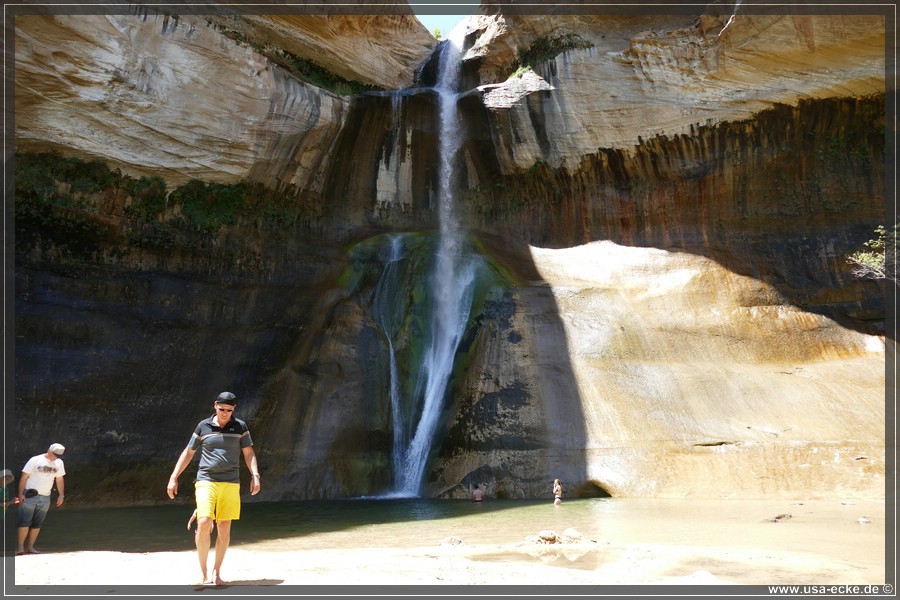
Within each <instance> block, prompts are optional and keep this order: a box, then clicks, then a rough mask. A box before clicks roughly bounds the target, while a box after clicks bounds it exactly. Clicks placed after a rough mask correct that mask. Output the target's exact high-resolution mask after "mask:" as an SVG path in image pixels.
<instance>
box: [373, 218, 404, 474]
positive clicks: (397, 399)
mask: <svg viewBox="0 0 900 600" xmlns="http://www.w3.org/2000/svg"><path fill="white" fill-rule="evenodd" d="M388 240H389V245H388V248H387V256H386V257H385V259H384V263H385V266H384V272H383V273H382V275H381V278H380V279H379V280H378V285H377V286H376V288H375V294H374V296H373V298H374V299H373V302H372V315H373V317H374V318H375V321H376V322H377V323H378V324H379V325H380V326H381V329H382V331H383V332H384V336H385V338H386V340H387V346H388V353H389V356H388V361H389V362H388V364H389V366H390V385H391V387H390V395H391V416H392V427H393V431H394V439H393V446H392V448H393V452H392V456H391V462H392V464H395V465H396V464H399V463H400V462H401V461H402V460H403V448H404V446H405V445H406V443H407V441H408V440H407V439H406V436H405V430H406V428H405V426H404V423H403V416H402V415H403V405H402V397H401V393H400V374H399V369H398V368H397V351H396V349H395V347H394V336H395V335H396V333H397V331H398V330H399V329H400V326H401V324H402V321H403V315H402V304H401V303H399V302H397V301H396V297H395V294H396V292H397V290H398V289H402V286H401V284H400V283H399V280H400V279H402V277H403V275H404V274H403V272H402V269H401V268H400V260H401V259H402V258H403V238H402V237H400V236H399V235H393V236H390V237H389V238H388Z"/></svg>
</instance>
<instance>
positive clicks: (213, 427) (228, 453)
mask: <svg viewBox="0 0 900 600" xmlns="http://www.w3.org/2000/svg"><path fill="white" fill-rule="evenodd" d="M252 445H253V440H252V439H251V437H250V429H249V428H248V427H247V424H246V423H244V422H243V421H241V420H240V419H236V418H234V417H232V418H231V420H230V421H228V423H226V424H225V426H224V427H219V425H218V424H217V423H216V417H215V415H213V416H212V417H210V418H208V419H204V420H202V421H200V423H198V424H197V428H196V429H194V433H193V435H192V436H191V441H190V442H188V448H190V449H191V450H194V451H196V450H198V449H199V450H200V466H199V468H198V469H197V480H198V481H224V482H231V483H239V482H240V480H241V470H240V466H241V454H242V452H241V449H242V448H247V447H248V446H252Z"/></svg>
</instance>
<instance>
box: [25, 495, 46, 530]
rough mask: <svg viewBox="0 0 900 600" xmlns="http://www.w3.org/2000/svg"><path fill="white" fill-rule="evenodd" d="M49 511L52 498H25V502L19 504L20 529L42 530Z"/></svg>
mask: <svg viewBox="0 0 900 600" xmlns="http://www.w3.org/2000/svg"><path fill="white" fill-rule="evenodd" d="M49 511H50V496H35V497H34V498H25V502H23V503H21V504H19V527H31V528H32V529H40V528H41V525H43V524H44V519H45V518H46V516H47V513H48V512H49Z"/></svg>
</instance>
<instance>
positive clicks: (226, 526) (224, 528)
mask: <svg viewBox="0 0 900 600" xmlns="http://www.w3.org/2000/svg"><path fill="white" fill-rule="evenodd" d="M216 526H217V527H218V529H219V530H218V531H217V532H216V562H215V564H214V565H213V581H214V583H215V584H216V585H222V584H224V583H225V582H224V581H222V577H221V571H222V561H224V560H225V551H226V550H228V545H229V544H230V543H231V521H216Z"/></svg>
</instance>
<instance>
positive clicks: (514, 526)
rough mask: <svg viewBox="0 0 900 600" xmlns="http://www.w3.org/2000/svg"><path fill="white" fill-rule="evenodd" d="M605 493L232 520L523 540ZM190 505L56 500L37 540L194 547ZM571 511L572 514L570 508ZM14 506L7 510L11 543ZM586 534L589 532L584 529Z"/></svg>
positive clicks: (384, 503)
mask: <svg viewBox="0 0 900 600" xmlns="http://www.w3.org/2000/svg"><path fill="white" fill-rule="evenodd" d="M602 502H603V500H593V501H589V500H579V501H572V502H570V503H568V504H566V505H564V506H562V507H554V506H553V504H552V501H551V500H542V501H501V500H494V501H488V502H483V503H473V502H469V501H467V500H421V499H391V500H368V499H366V500H332V501H302V502H279V503H267V502H247V501H245V502H244V504H243V508H242V513H241V518H240V520H238V521H236V522H235V523H234V524H233V525H232V545H233V546H240V545H246V544H264V545H276V544H277V546H278V547H279V548H283V549H285V550H288V549H291V548H304V547H307V546H313V547H320V548H321V547H338V548H340V547H359V548H363V547H377V546H392V547H393V546H413V547H414V546H431V545H436V544H438V543H440V541H441V540H442V539H444V538H447V537H450V536H457V537H464V538H465V541H466V543H472V544H479V543H486V544H493V543H511V542H518V541H522V540H523V539H524V538H525V537H526V536H527V535H532V534H535V533H537V532H538V531H540V530H542V529H557V528H558V529H559V531H560V532H561V531H562V530H564V529H565V528H567V527H574V526H575V525H579V526H584V524H585V518H589V516H590V514H591V513H593V512H594V511H593V510H592V508H596V506H598V505H599V504H598V503H602ZM192 510H193V506H191V505H189V504H185V503H177V504H176V503H173V504H170V505H160V506H142V507H131V508H77V507H75V506H72V505H70V504H69V505H66V506H64V507H62V508H56V507H51V509H50V513H49V514H48V516H47V520H46V521H45V523H44V528H43V530H42V532H41V534H40V537H39V538H38V541H37V544H36V547H37V548H39V549H40V550H41V551H43V552H73V551H83V550H88V551H98V550H107V551H118V552H156V551H171V550H192V549H193V548H194V541H193V534H192V532H190V531H188V529H187V527H186V525H187V520H188V518H189V517H190V515H191V512H192ZM567 512H568V517H570V518H567V515H566V513H567ZM15 517H16V509H15V508H12V509H10V510H9V511H8V514H7V517H6V520H5V525H6V532H5V539H6V541H7V548H6V549H7V550H9V549H10V548H11V547H12V546H11V544H14V539H15V528H16V521H15ZM585 533H586V532H585Z"/></svg>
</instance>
